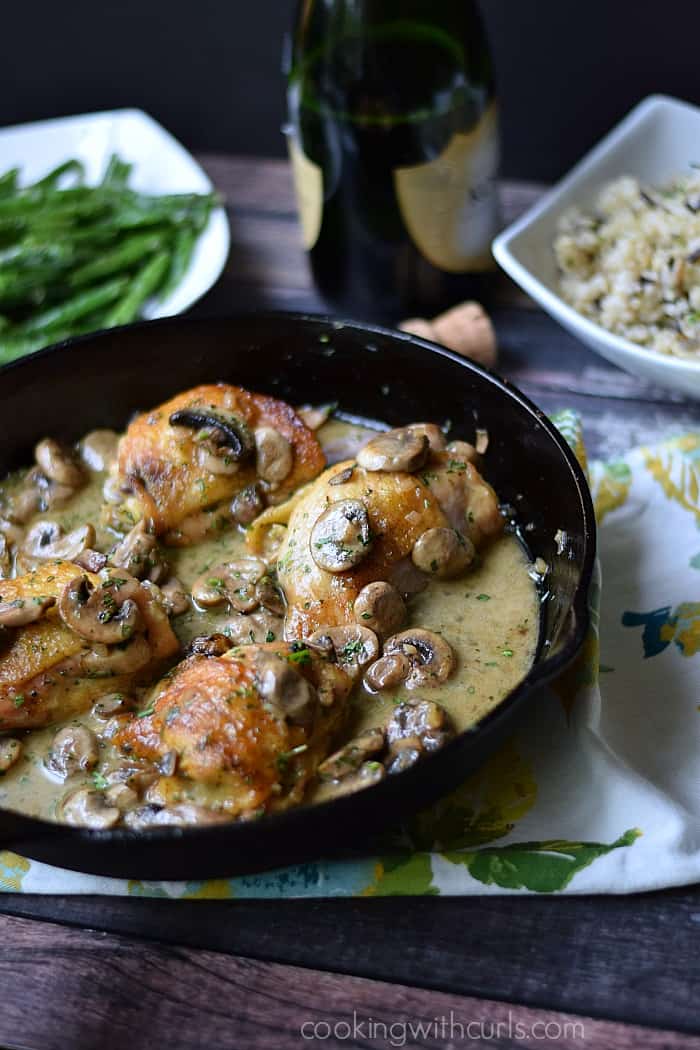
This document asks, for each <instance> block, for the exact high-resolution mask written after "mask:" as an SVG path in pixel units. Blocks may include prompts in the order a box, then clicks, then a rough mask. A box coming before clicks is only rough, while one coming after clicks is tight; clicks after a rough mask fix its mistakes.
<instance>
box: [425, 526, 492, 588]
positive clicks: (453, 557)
mask: <svg viewBox="0 0 700 1050" xmlns="http://www.w3.org/2000/svg"><path fill="white" fill-rule="evenodd" d="M475 553H476V552H475V549H474V544H473V543H472V541H471V540H470V539H469V538H468V537H467V536H463V535H462V533H461V532H458V531H457V529H448V528H436V529H427V530H426V531H425V532H424V533H423V535H422V536H419V537H418V539H417V540H416V543H415V545H414V547H413V551H412V552H411V559H412V561H413V564H414V565H415V566H416V568H417V569H420V570H421V572H425V573H429V574H430V575H432V576H437V577H438V579H441V580H448V579H451V578H452V577H454V576H459V575H460V573H462V572H464V571H465V570H466V569H468V568H469V566H470V565H471V563H472V562H473V560H474V555H475Z"/></svg>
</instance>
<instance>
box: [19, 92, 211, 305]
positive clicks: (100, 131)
mask: <svg viewBox="0 0 700 1050" xmlns="http://www.w3.org/2000/svg"><path fill="white" fill-rule="evenodd" d="M111 153H118V154H119V156H120V157H122V158H123V160H126V161H129V162H130V163H131V164H133V166H134V167H133V171H132V173H131V177H130V179H129V186H131V187H133V188H134V189H135V190H139V191H140V192H143V193H158V194H160V193H209V192H210V191H211V190H212V189H213V187H212V184H211V181H210V180H209V178H208V176H207V175H206V173H205V172H204V170H203V169H202V168H201V167H200V166H199V164H198V163H197V161H196V160H195V159H194V157H193V156H191V154H189V153H188V152H187V150H186V149H185V147H184V146H182V145H181V144H180V143H179V142H178V141H177V139H175V138H173V136H172V135H171V134H170V132H169V131H166V130H165V128H163V127H161V125H160V124H159V123H158V122H157V121H155V120H154V119H153V117H149V116H148V114H147V113H144V112H143V111H142V110H140V109H116V110H112V111H111V112H105V113H85V114H83V115H82V116H77V117H61V118H60V119H58V120H42V121H39V122H37V123H35V124H20V125H17V126H16V127H12V128H3V129H2V130H0V167H1V168H2V170H3V171H5V170H6V169H7V168H12V167H14V166H15V165H16V166H18V167H19V168H21V169H22V171H21V179H22V181H23V182H24V181H32V180H34V179H39V178H41V176H42V175H45V174H46V173H47V172H48V171H50V169H51V168H53V167H55V166H56V165H58V164H60V163H61V162H62V161H64V160H67V159H68V158H69V157H77V158H78V159H79V160H81V161H82V162H83V164H84V165H85V170H86V178H87V180H88V182H97V181H99V179H100V178H101V176H102V174H103V172H104V170H105V167H106V165H107V161H108V160H109V157H110V154H111ZM229 241H230V233H229V225H228V220H227V218H226V213H225V212H224V209H223V208H215V209H214V211H212V213H211V216H210V217H209V222H208V224H207V226H206V228H205V229H204V230H203V231H202V235H201V237H200V238H199V240H198V241H197V245H196V247H195V250H194V253H193V255H192V260H191V262H190V265H189V268H188V269H187V272H186V273H185V275H184V277H183V279H182V281H181V282H180V284H179V285H178V287H177V288H176V289H175V290H174V291H173V293H172V295H170V296H168V298H167V299H165V300H163V301H162V302H160V301H157V300H153V301H151V302H150V303H147V304H146V306H145V309H144V311H143V313H144V316H145V317H148V318H153V317H170V316H172V315H173V314H179V313H181V312H182V311H183V310H186V309H187V308H188V307H189V306H191V305H192V303H194V302H196V301H197V299H199V298H201V296H203V295H204V293H205V292H207V291H208V290H209V289H210V288H211V286H212V285H213V284H214V282H215V281H216V279H217V278H218V276H219V274H220V273H221V271H222V270H223V268H224V266H225V264H226V259H227V256H228V250H229Z"/></svg>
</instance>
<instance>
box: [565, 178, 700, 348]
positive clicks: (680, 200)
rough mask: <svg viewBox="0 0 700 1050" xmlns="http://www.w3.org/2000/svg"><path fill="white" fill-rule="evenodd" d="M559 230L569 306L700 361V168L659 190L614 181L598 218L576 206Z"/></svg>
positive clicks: (600, 201)
mask: <svg viewBox="0 0 700 1050" xmlns="http://www.w3.org/2000/svg"><path fill="white" fill-rule="evenodd" d="M557 229H558V232H557V237H556V239H555V241H554V252H555V255H556V258H557V263H558V264H559V269H560V274H561V276H560V290H561V294H562V296H563V298H564V299H565V300H566V301H567V302H568V303H570V304H571V306H573V307H574V308H575V309H576V310H578V311H579V312H580V313H582V314H583V315H584V316H585V317H588V318H590V319H591V320H592V321H596V322H597V323H598V324H600V325H602V326H603V328H607V329H609V331H611V332H615V333H616V334H618V335H622V336H625V337H626V338H627V339H630V340H631V341H632V342H634V343H639V344H640V345H641V346H646V347H649V348H651V349H652V350H656V351H658V352H659V353H661V354H671V355H673V356H676V357H686V358H694V359H696V360H700V171H694V172H693V173H692V174H690V175H684V176H678V177H677V178H675V179H674V180H673V181H672V182H670V183H669V184H667V185H665V186H662V187H659V188H653V187H650V186H644V185H642V184H641V183H640V182H639V180H638V179H636V178H633V177H632V176H630V175H625V176H623V177H622V178H619V179H615V180H614V181H613V182H609V183H607V184H606V185H605V186H603V188H602V190H601V191H600V193H599V194H598V197H597V199H596V202H595V206H594V210H593V212H592V213H590V212H583V211H581V210H580V209H578V208H572V209H571V210H569V211H568V212H566V213H565V214H564V215H563V216H562V218H561V219H560V221H559V224H558V228H557Z"/></svg>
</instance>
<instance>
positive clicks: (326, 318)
mask: <svg viewBox="0 0 700 1050" xmlns="http://www.w3.org/2000/svg"><path fill="white" fill-rule="evenodd" d="M256 318H260V319H261V320H262V319H265V320H281V321H290V322H292V323H296V322H301V323H303V324H305V323H313V324H327V325H329V326H330V327H335V328H343V329H351V330H354V331H356V332H357V333H358V335H359V336H360V337H366V336H367V335H380V336H385V337H389V338H390V339H393V340H398V341H400V342H406V343H410V344H411V345H414V346H415V345H417V346H420V347H422V348H424V349H425V350H427V351H428V352H429V353H431V354H433V355H436V356H437V357H440V358H446V359H447V360H449V361H452V362H453V363H455V364H457V365H459V366H460V367H462V368H466V369H467V370H468V371H472V372H475V373H477V374H478V375H480V376H482V377H483V378H484V379H485V380H486V381H487V382H489V383H491V384H492V385H493V386H495V387H497V388H498V389H499V390H500V391H501V392H502V393H503V395H504V396H505V397H506V398H509V399H513V400H515V401H517V402H518V403H519V404H520V406H521V407H522V408H523V409H525V411H526V412H527V413H528V414H529V415H530V416H531V417H532V419H533V421H534V422H536V423H537V425H538V426H540V427H542V429H543V430H544V431H545V432H546V433H547V435H548V437H549V439H550V440H552V441H553V442H554V444H555V445H556V447H557V449H558V451H559V452H560V454H561V456H562V458H563V459H564V461H565V463H566V466H567V467H568V469H569V471H570V472H571V474H572V475H573V478H574V481H575V483H576V488H577V492H578V496H579V500H580V505H581V510H582V524H583V535H584V543H585V548H584V554H583V558H582V562H581V572H580V578H579V583H578V586H577V588H576V591H575V593H574V597H573V600H572V602H571V605H570V607H569V611H568V614H567V617H568V618H570V617H571V616H572V615H573V619H574V627H573V630H571V631H570V633H569V636H568V637H567V638H566V640H565V641H564V643H563V644H562V647H561V649H560V651H559V652H558V653H557V654H556V655H555V656H550V657H545V658H543V659H541V660H540V662H539V663H536V664H534V665H533V667H532V668H531V669H530V671H529V672H528V674H527V675H526V677H525V678H524V679H523V680H522V681H521V682H520V683H519V684H518V685H517V686H516V687H515V689H512V690H511V691H510V693H508V694H507V695H506V696H505V697H504V698H503V700H502V701H501V702H500V703H499V704H498V705H497V706H496V707H495V708H494V709H493V710H492V711H490V712H489V713H488V714H487V715H486V716H485V717H484V718H483V719H482V720H481V721H480V722H479V723H477V725H475V726H473V727H472V728H470V729H467V730H465V731H464V732H462V733H460V734H458V736H457V737H455V739H454V740H452V741H451V742H450V743H449V744H448V745H447V746H446V747H444V748H442V749H441V750H440V751H439V752H435V753H434V754H432V755H428V756H426V758H424V759H423V761H422V762H421V767H422V768H423V769H424V770H425V771H426V775H427V771H428V770H429V769H430V768H434V767H436V766H437V765H438V764H439V763H440V761H441V758H442V756H444V755H446V754H447V753H448V752H453V751H455V750H456V749H457V748H458V747H459V746H460V744H462V743H463V742H464V739H465V738H466V737H472V738H474V739H476V738H477V737H478V736H483V737H486V736H487V735H488V734H489V732H490V731H491V730H495V729H496V728H497V727H498V725H499V723H500V722H501V721H504V720H507V719H508V718H510V716H511V715H512V714H513V713H514V709H515V708H517V707H519V706H520V705H521V704H523V703H524V702H525V700H526V698H527V696H528V695H529V694H531V693H533V692H535V690H537V689H539V688H541V687H542V686H544V685H546V684H547V683H548V682H550V681H551V680H552V679H553V678H555V677H556V676H557V675H558V674H559V673H560V672H561V671H563V670H564V669H565V668H566V667H567V666H568V665H569V664H570V663H572V662H573V660H574V659H575V658H576V656H577V655H578V653H579V651H580V649H581V647H582V645H583V642H584V640H585V638H586V635H587V633H588V630H589V627H590V614H589V608H588V597H589V591H590V587H591V583H592V580H593V571H594V566H595V558H596V544H597V531H596V522H595V511H594V508H593V500H592V497H591V493H590V489H589V486H588V482H587V480H586V477H585V474H584V472H583V468H582V467H581V464H580V463H579V461H578V459H577V458H576V455H575V453H574V451H573V449H572V448H571V447H570V445H569V444H568V442H567V441H566V439H565V438H564V436H563V435H562V434H561V433H560V431H559V430H558V429H557V428H556V426H555V425H554V423H552V421H551V420H550V419H549V417H548V416H547V415H546V414H545V413H544V412H543V411H542V410H541V409H540V408H538V407H537V405H535V404H534V403H533V402H532V401H530V399H529V398H528V397H526V396H525V394H523V393H522V392H521V391H520V390H519V389H518V388H517V387H516V386H514V385H513V384H512V383H510V382H509V381H508V380H507V379H503V378H502V377H501V376H499V375H497V374H496V373H495V372H492V371H490V370H489V369H487V368H484V367H483V366H481V365H478V364H476V363H475V362H473V361H470V360H468V359H466V358H464V357H461V356H460V355H458V354H456V353H453V352H452V351H451V350H447V349H446V348H445V347H443V346H440V345H438V344H437V343H433V342H431V341H430V340H428V339H423V338H421V337H420V336H415V335H412V334H410V333H408V332H402V331H399V330H397V329H392V328H387V327H385V326H383V325H377V324H370V323H365V322H362V321H352V320H345V319H343V318H339V317H334V316H332V315H329V314H322V313H309V312H306V311H287V310H248V311H237V312H236V313H233V314H225V315H222V316H212V317H179V316H175V317H164V318H158V319H157V320H153V321H139V322H137V323H136V324H131V325H123V326H120V327H118V328H111V329H101V330H99V331H97V332H90V333H88V334H86V335H82V336H77V337H75V338H73V339H67V340H63V341H62V342H59V343H54V344H52V345H51V346H48V347H45V348H44V349H42V350H38V351H35V352H34V353H33V354H28V355H27V356H25V357H22V358H19V359H18V360H16V361H11V362H8V363H7V364H6V365H3V366H1V367H0V386H1V384H2V378H3V376H4V375H6V374H7V373H9V372H12V371H15V370H17V369H21V368H23V367H26V365H27V364H29V363H31V364H35V363H36V362H38V361H41V359H42V358H45V357H49V356H53V355H56V354H61V353H70V350H71V349H72V348H73V347H74V346H77V345H83V344H85V343H88V342H92V341H99V340H100V339H101V338H103V337H107V336H109V337H112V336H113V335H114V333H115V332H119V331H123V332H130V331H132V330H135V329H136V330H139V329H147V328H148V329H158V328H167V327H168V326H169V325H171V326H172V325H177V326H182V327H186V328H192V330H193V331H194V330H196V328H197V327H198V326H206V325H207V324H216V323H218V324H229V323H230V324H233V325H235V324H236V323H237V322H239V321H243V320H245V321H254V320H255V319H256ZM406 772H407V773H408V774H411V773H412V772H414V770H407V771H406ZM404 775H406V774H404ZM385 786H386V782H384V781H380V782H379V783H378V784H376V785H374V786H373V787H371V788H367V789H365V790H364V791H363V792H362V796H363V797H364V796H366V795H374V796H375V797H377V796H379V795H380V794H381V793H382V788H383V787H385ZM354 797H355V796H353V795H348V796H341V797H340V798H337V799H330V800H328V801H327V802H321V803H316V804H315V805H314V807H313V812H314V815H316V814H317V815H318V816H319V819H322V817H323V814H324V813H330V812H331V811H333V810H335V811H336V813H337V816H338V818H339V819H341V820H342V817H343V813H344V812H345V810H346V809H348V808H352V805H353V800H354ZM308 812H309V810H308V808H307V807H303V806H298V807H295V808H293V809H290V810H287V811H285V812H282V813H275V814H271V815H268V816H263V817H260V818H259V819H258V820H256V821H255V827H256V828H259V829H260V830H261V832H262V833H263V834H265V835H267V836H273V835H274V834H275V831H276V829H277V828H279V827H281V826H282V827H284V828H285V830H286V831H287V832H290V831H292V830H293V829H294V825H295V824H298V823H302V824H303V821H304V817H305V815H306V814H307V813H308ZM4 815H7V816H9V817H11V819H12V821H14V822H15V829H16V830H15V832H14V833H11V835H10V842H11V844H14V845H16V846H17V847H18V848H19V847H20V845H21V844H24V843H26V845H27V847H29V848H31V843H32V841H34V840H41V841H46V840H47V839H50V838H57V837H60V838H61V839H63V840H65V841H66V843H70V842H81V843H90V842H94V843H100V844H108V843H109V844H114V845H116V844H119V843H123V844H124V845H125V846H127V845H138V844H139V843H143V842H144V841H145V840H147V841H148V843H149V845H156V844H158V843H173V842H175V841H178V842H182V843H183V844H184V843H185V842H186V841H192V840H195V839H196V840H197V841H201V840H202V839H203V838H206V839H208V840H209V841H213V840H217V839H222V840H229V839H231V838H232V837H235V834H236V829H237V825H236V823H235V822H232V823H230V824H217V825H208V826H202V827H197V826H196V825H192V826H173V827H162V828H149V829H142V830H132V829H129V828H115V829H108V830H94V829H90V828H76V827H71V826H70V825H67V824H58V823H54V822H52V821H47V820H42V819H41V818H40V817H32V816H28V815H26V814H22V813H19V812H18V811H16V810H10V809H5V808H3V807H1V806H0V819H1V818H2V817H3V816H4ZM244 826H245V827H246V829H247V828H248V827H249V825H244ZM0 837H2V832H1V831H0ZM322 852H323V850H322V849H321V850H319V855H321V854H322ZM28 855H31V853H29V854H28Z"/></svg>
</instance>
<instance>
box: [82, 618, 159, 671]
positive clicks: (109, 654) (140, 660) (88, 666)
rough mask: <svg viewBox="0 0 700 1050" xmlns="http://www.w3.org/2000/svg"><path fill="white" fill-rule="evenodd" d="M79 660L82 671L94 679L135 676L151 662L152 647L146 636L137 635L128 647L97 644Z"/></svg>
mask: <svg viewBox="0 0 700 1050" xmlns="http://www.w3.org/2000/svg"><path fill="white" fill-rule="evenodd" d="M125 604H126V603H125ZM78 659H79V661H80V668H81V671H82V672H83V673H84V674H87V675H90V676H91V677H94V678H100V677H103V676H104V677H105V678H108V677H110V676H111V675H117V674H133V673H134V672H135V671H140V670H141V668H142V667H145V666H146V664H147V663H148V662H149V661H150V659H151V647H150V645H149V644H148V640H147V638H146V636H145V635H144V634H137V635H135V636H134V637H133V638H132V639H131V641H130V642H129V644H128V645H127V646H122V645H112V646H110V645H100V644H97V643H95V644H93V646H92V650H91V651H90V652H87V653H83V654H81V655H80V656H79V658H78Z"/></svg>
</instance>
